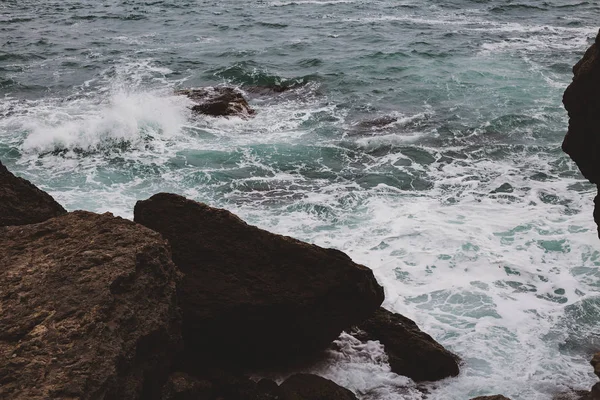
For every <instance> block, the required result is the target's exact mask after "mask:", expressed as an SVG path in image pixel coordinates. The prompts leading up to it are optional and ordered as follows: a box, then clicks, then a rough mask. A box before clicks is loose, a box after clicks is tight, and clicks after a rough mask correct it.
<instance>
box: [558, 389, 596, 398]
mask: <svg viewBox="0 0 600 400" xmlns="http://www.w3.org/2000/svg"><path fill="white" fill-rule="evenodd" d="M591 393H592V392H590V391H588V390H573V391H570V392H566V393H559V394H556V395H554V396H552V400H597V399H596V398H595V397H593V396H592V394H591Z"/></svg>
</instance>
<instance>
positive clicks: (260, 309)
mask: <svg viewBox="0 0 600 400" xmlns="http://www.w3.org/2000/svg"><path fill="white" fill-rule="evenodd" d="M134 215H135V217H134V218H135V221H136V222H139V223H141V224H143V225H145V226H147V227H149V228H151V229H153V230H155V231H157V232H160V233H161V234H162V235H163V236H164V237H165V238H166V239H168V240H169V242H170V243H171V247H172V251H173V261H174V262H175V264H176V265H177V266H178V267H179V268H180V269H181V270H182V271H183V272H184V273H185V277H184V279H183V280H182V282H181V284H180V286H179V297H180V301H181V305H182V310H183V336H184V341H185V346H186V354H187V355H190V356H191V357H193V358H195V359H203V360H207V359H209V360H214V362H216V363H230V364H234V365H238V366H268V365H272V364H273V363H277V362H283V361H291V360H294V359H296V358H297V357H299V356H304V355H308V354H311V353H314V352H317V351H320V350H322V349H325V348H326V347H327V346H328V345H329V344H330V343H331V341H333V340H334V339H335V338H337V337H338V335H339V334H340V332H341V331H342V330H343V329H345V328H347V327H350V326H351V325H353V324H356V323H358V322H360V321H362V320H364V319H365V318H368V317H369V316H370V315H371V314H372V313H373V312H374V311H375V310H376V309H377V308H378V307H379V305H380V304H381V302H382V301H383V297H384V294H383V289H382V287H381V286H379V284H378V283H377V281H376V280H375V278H374V276H373V272H372V271H371V270H370V269H369V268H367V267H364V266H362V265H358V264H355V263H354V262H352V260H351V259H350V258H349V257H348V256H347V255H345V254H344V253H342V252H340V251H337V250H333V249H324V248H321V247H318V246H315V245H311V244H308V243H304V242H301V241H299V240H296V239H293V238H290V237H286V236H280V235H275V234H272V233H269V232H267V231H264V230H262V229H259V228H257V227H254V226H251V225H248V224H246V223H245V222H244V221H242V220H241V219H240V218H238V217H237V216H235V215H234V214H232V213H230V212H228V211H226V210H221V209H216V208H212V207H209V206H207V205H205V204H201V203H197V202H195V201H191V200H188V199H186V198H184V197H181V196H178V195H175V194H168V193H160V194H157V195H154V196H152V197H151V198H150V199H148V200H145V201H139V202H138V203H137V204H136V206H135V210H134Z"/></svg>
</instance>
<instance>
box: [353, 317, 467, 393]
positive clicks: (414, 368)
mask: <svg viewBox="0 0 600 400" xmlns="http://www.w3.org/2000/svg"><path fill="white" fill-rule="evenodd" d="M359 329H360V330H361V331H364V333H365V334H366V336H365V335H359V336H362V337H361V339H368V340H379V341H380V342H381V343H382V344H383V345H384V347H385V352H386V354H387V355H388V358H389V363H390V366H391V368H392V371H393V372H395V373H397V374H398V375H404V376H408V377H409V378H412V379H413V380H415V381H417V382H419V381H435V380H439V379H443V378H447V377H449V376H456V375H458V373H459V369H458V362H457V361H458V357H457V356H456V355H454V354H452V353H451V352H449V351H448V350H446V349H445V348H444V347H443V346H442V345H441V344H439V343H438V342H436V341H435V340H433V338H432V337H431V336H429V335H428V334H426V333H425V332H422V331H421V330H420V329H419V327H418V326H417V324H415V323H414V322H413V321H412V320H410V319H408V318H406V317H404V316H402V315H400V314H394V313H392V312H390V311H387V310H386V309H384V308H380V309H379V310H377V312H375V314H374V315H373V316H372V317H371V318H369V319H368V320H366V321H364V322H362V323H361V324H360V325H359Z"/></svg>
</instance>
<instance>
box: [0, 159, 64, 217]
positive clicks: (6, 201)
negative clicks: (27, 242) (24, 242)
mask: <svg viewBox="0 0 600 400" xmlns="http://www.w3.org/2000/svg"><path fill="white" fill-rule="evenodd" d="M66 212H67V211H66V210H65V209H64V208H63V207H62V206H61V205H60V204H58V203H57V202H56V201H54V199H53V198H52V196H50V195H49V194H48V193H46V192H44V191H42V190H40V189H38V188H37V187H35V185H33V184H32V183H31V182H29V181H27V180H25V179H23V178H18V177H16V176H14V175H13V174H12V173H10V171H8V169H6V167H5V166H4V165H2V163H1V162H0V226H10V225H26V224H35V223H38V222H42V221H45V220H47V219H49V218H53V217H57V216H59V215H62V214H65V213H66Z"/></svg>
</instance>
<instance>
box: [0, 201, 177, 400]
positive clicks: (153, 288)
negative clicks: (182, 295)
mask: <svg viewBox="0 0 600 400" xmlns="http://www.w3.org/2000/svg"><path fill="white" fill-rule="evenodd" d="M0 255H1V257H0V271H1V272H2V273H0V294H1V295H0V310H1V311H0V398H2V399H28V400H31V399H141V398H144V399H154V398H159V396H160V388H161V387H162V385H163V383H164V381H165V380H166V379H167V376H168V370H167V369H168V368H169V367H170V360H171V359H172V354H173V353H175V352H176V351H177V350H178V347H179V345H180V343H181V332H180V318H181V316H180V314H179V311H178V308H177V304H176V280H177V278H178V277H179V273H178V272H177V270H176V267H175V265H173V263H172V261H171V255H170V252H169V248H168V244H167V242H166V241H165V240H164V239H162V238H161V236H160V235H159V234H157V233H156V232H153V231H151V230H149V229H147V228H144V227H143V226H140V225H138V224H135V223H133V222H131V221H127V220H124V219H121V218H115V217H113V216H112V215H110V214H104V215H98V214H93V213H89V212H84V211H78V212H74V213H70V214H66V215H63V216H60V217H57V218H53V219H50V220H48V221H46V222H42V223H39V224H33V225H25V226H12V227H3V228H0Z"/></svg>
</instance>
